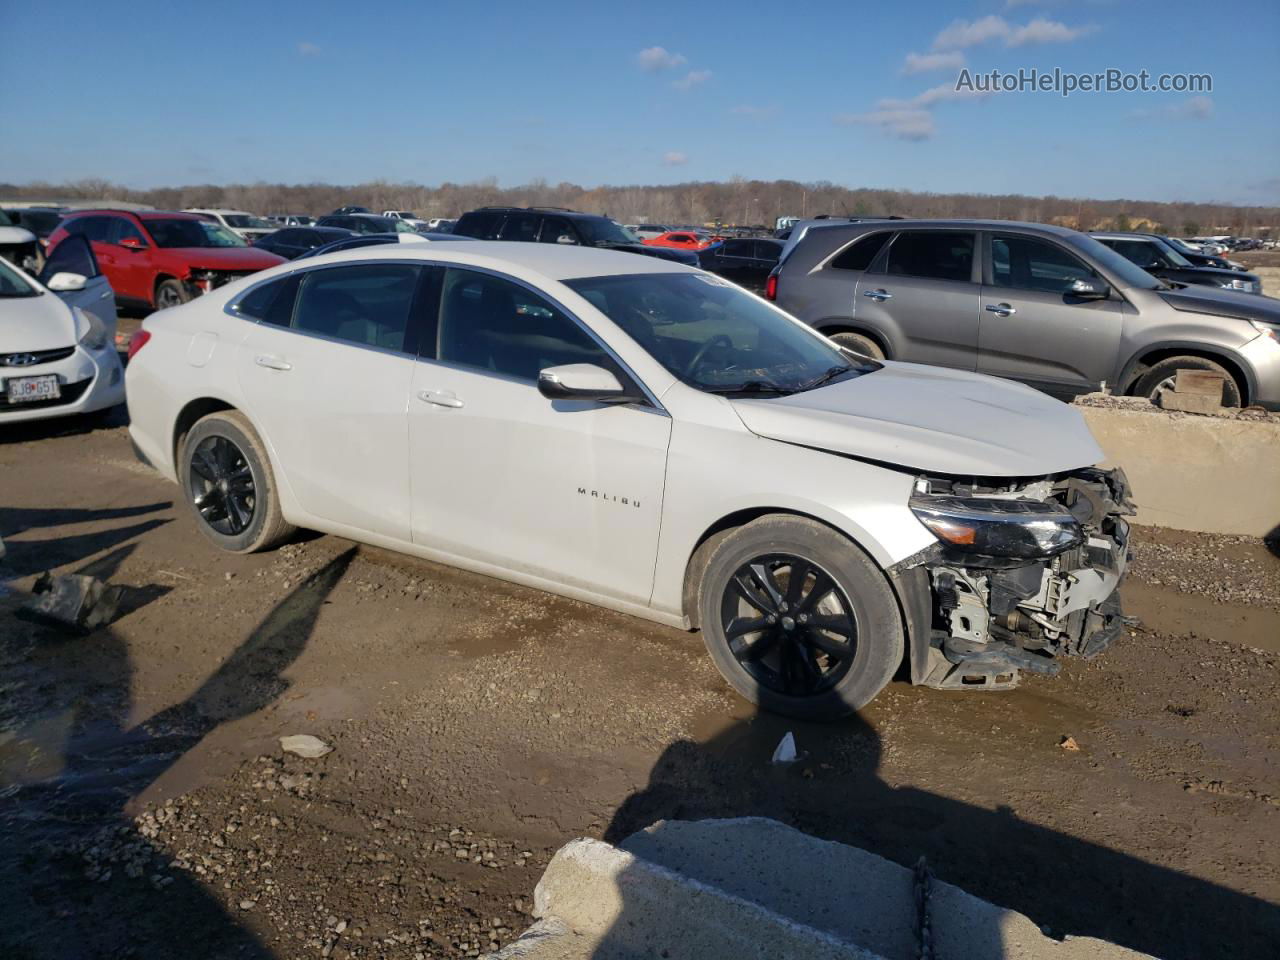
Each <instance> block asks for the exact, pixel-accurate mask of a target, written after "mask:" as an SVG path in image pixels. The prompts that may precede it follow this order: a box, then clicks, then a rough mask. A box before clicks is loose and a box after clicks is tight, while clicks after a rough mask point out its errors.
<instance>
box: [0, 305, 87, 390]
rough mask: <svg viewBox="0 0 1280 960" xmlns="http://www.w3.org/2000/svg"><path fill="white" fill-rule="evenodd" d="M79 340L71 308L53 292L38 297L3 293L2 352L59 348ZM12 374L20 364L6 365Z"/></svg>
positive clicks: (10, 374) (1, 311)
mask: <svg viewBox="0 0 1280 960" xmlns="http://www.w3.org/2000/svg"><path fill="white" fill-rule="evenodd" d="M75 343H76V321H75V317H74V316H73V315H72V313H71V308H70V307H68V306H67V305H66V304H65V303H63V302H62V301H61V300H59V299H58V298H57V297H56V296H55V295H54V294H52V293H42V294H40V295H39V296H38V297H0V354H8V353H27V352H34V351H36V350H57V349H59V348H61V347H73V346H75ZM0 369H3V371H4V373H5V374H6V375H7V376H13V375H14V372H15V370H21V369H22V368H21V367H16V368H15V367H3V368H0Z"/></svg>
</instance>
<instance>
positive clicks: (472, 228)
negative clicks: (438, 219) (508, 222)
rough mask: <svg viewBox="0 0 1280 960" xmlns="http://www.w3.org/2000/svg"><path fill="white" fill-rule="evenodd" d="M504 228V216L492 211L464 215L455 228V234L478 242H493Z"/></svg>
mask: <svg viewBox="0 0 1280 960" xmlns="http://www.w3.org/2000/svg"><path fill="white" fill-rule="evenodd" d="M501 226H502V214H500V213H496V212H494V211H492V210H483V211H479V212H477V213H468V214H464V215H463V217H462V219H460V220H459V221H458V222H457V224H456V225H455V226H454V228H453V232H454V233H457V234H461V235H462V236H465V237H475V238H476V239H477V240H493V239H496V238H497V235H498V230H499V228H501Z"/></svg>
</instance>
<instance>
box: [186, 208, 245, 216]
mask: <svg viewBox="0 0 1280 960" xmlns="http://www.w3.org/2000/svg"><path fill="white" fill-rule="evenodd" d="M183 212H184V213H240V214H244V215H245V216H246V217H256V216H257V214H256V213H250V212H249V211H248V210H232V209H230V208H228V207H187V209H186V210H184V211H183Z"/></svg>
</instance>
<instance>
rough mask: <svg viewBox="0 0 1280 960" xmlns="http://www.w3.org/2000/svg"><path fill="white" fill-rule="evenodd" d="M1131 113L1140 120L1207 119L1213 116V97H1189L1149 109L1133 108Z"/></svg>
mask: <svg viewBox="0 0 1280 960" xmlns="http://www.w3.org/2000/svg"><path fill="white" fill-rule="evenodd" d="M1132 115H1133V116H1134V117H1137V118H1138V119H1140V120H1208V119H1209V118H1210V117H1211V116H1213V98H1212V97H1189V98H1188V99H1186V100H1182V101H1180V102H1178V103H1167V104H1165V105H1164V106H1162V107H1155V108H1154V109H1151V110H1146V109H1142V110H1134V111H1133V114H1132Z"/></svg>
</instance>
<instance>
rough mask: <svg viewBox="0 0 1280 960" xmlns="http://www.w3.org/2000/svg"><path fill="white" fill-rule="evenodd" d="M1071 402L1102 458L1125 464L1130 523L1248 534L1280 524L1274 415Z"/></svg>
mask: <svg viewBox="0 0 1280 960" xmlns="http://www.w3.org/2000/svg"><path fill="white" fill-rule="evenodd" d="M1078 409H1079V410H1080V412H1081V413H1082V414H1083V415H1084V418H1085V422H1087V423H1088V424H1089V429H1090V430H1092V431H1093V435H1094V438H1095V439H1097V441H1098V445H1099V446H1101V447H1102V450H1103V452H1104V453H1105V454H1106V461H1105V462H1106V464H1107V465H1108V466H1120V467H1124V472H1125V473H1126V474H1127V475H1128V477H1129V482H1130V484H1131V486H1132V487H1133V499H1134V502H1136V503H1137V505H1138V513H1137V516H1135V517H1133V521H1134V522H1135V523H1139V524H1153V525H1156V526H1161V527H1174V528H1176V529H1178V530H1193V531H1199V532H1203V533H1225V534H1243V535H1246V536H1251V537H1265V536H1266V535H1267V534H1269V533H1270V532H1271V531H1272V530H1274V529H1275V528H1276V527H1277V525H1280V417H1275V416H1272V417H1267V418H1264V419H1249V418H1246V417H1244V416H1239V417H1235V418H1227V417H1189V416H1186V415H1183V414H1177V413H1169V412H1167V411H1162V410H1159V409H1157V408H1156V407H1153V406H1150V405H1148V404H1137V405H1135V406H1133V407H1124V408H1112V407H1095V406H1083V405H1082V406H1080V407H1079V408H1078Z"/></svg>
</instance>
